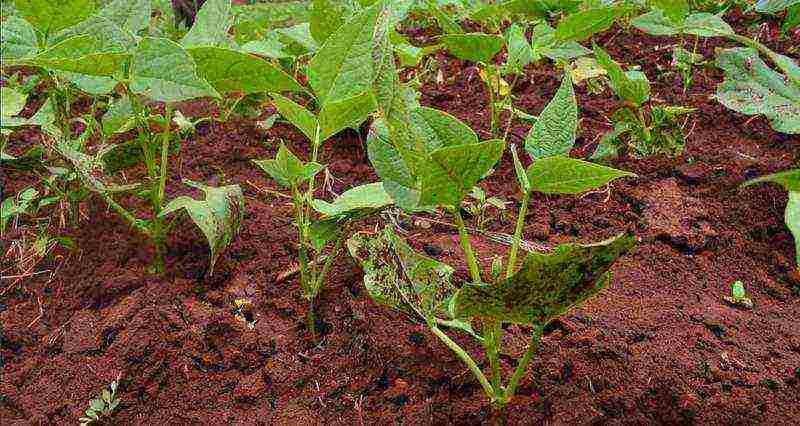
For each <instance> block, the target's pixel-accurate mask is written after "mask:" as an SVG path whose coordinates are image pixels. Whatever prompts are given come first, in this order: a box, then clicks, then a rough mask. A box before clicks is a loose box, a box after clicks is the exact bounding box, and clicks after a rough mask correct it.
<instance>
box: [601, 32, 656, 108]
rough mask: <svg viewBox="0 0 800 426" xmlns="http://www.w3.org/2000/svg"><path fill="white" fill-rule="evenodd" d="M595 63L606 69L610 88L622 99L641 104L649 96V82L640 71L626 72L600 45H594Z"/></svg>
mask: <svg viewBox="0 0 800 426" xmlns="http://www.w3.org/2000/svg"><path fill="white" fill-rule="evenodd" d="M594 56H595V59H597V63H598V64H599V65H600V66H601V67H603V69H605V70H606V73H608V78H609V79H610V80H611V89H612V90H613V91H614V93H615V94H616V95H617V96H618V97H619V98H620V99H622V100H624V101H629V102H633V103H634V104H636V105H638V106H641V105H642V104H643V103H645V102H646V101H647V99H648V98H649V97H650V82H649V81H648V80H647V76H645V75H644V74H643V73H641V72H633V73H630V72H629V73H626V72H625V71H623V70H622V67H621V66H619V64H617V63H616V62H614V60H613V59H611V56H609V55H608V53H606V51H605V50H603V49H602V48H600V46H597V45H595V46H594Z"/></svg>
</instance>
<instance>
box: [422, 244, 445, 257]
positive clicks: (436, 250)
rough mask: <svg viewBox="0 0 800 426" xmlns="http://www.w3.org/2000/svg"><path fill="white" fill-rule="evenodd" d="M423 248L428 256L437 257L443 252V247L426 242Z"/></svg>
mask: <svg viewBox="0 0 800 426" xmlns="http://www.w3.org/2000/svg"><path fill="white" fill-rule="evenodd" d="M422 250H424V251H425V254H427V255H428V256H433V257H436V256H439V255H440V254H442V248H441V247H439V246H436V245H433V244H425V245H424V246H422Z"/></svg>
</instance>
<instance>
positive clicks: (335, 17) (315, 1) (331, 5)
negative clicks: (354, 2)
mask: <svg viewBox="0 0 800 426" xmlns="http://www.w3.org/2000/svg"><path fill="white" fill-rule="evenodd" d="M309 9H310V10H309V13H310V15H311V16H310V18H311V21H310V22H309V23H310V24H311V26H310V30H311V36H312V37H314V40H316V41H317V43H319V44H323V43H325V40H327V39H328V37H330V35H331V34H333V33H334V32H336V30H337V29H339V27H340V26H341V25H342V22H344V18H345V12H347V9H346V8H345V5H344V2H342V1H337V0H311V7H310V8H309Z"/></svg>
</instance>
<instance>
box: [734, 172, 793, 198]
mask: <svg viewBox="0 0 800 426" xmlns="http://www.w3.org/2000/svg"><path fill="white" fill-rule="evenodd" d="M766 182H771V183H775V184H778V185H781V186H783V187H784V188H785V189H786V190H787V191H790V192H792V191H794V192H800V169H793V170H787V171H785V172H780V173H773V174H771V175H766V176H761V177H760V178H756V179H752V180H749V181H747V182H745V183H744V184H743V185H742V187H747V186H752V185H756V184H759V183H766Z"/></svg>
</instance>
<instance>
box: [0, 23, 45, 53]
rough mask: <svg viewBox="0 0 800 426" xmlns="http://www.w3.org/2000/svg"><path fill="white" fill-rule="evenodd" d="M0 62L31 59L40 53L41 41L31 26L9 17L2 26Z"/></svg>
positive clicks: (0, 31) (0, 30) (0, 27)
mask: <svg viewBox="0 0 800 426" xmlns="http://www.w3.org/2000/svg"><path fill="white" fill-rule="evenodd" d="M0 46H2V47H0V60H2V61H3V62H5V61H9V60H18V59H29V58H32V57H33V56H35V55H36V52H38V51H39V41H38V39H37V37H36V31H34V29H33V27H32V26H31V24H29V23H28V21H26V20H24V19H21V18H18V17H16V16H9V17H8V18H7V19H6V20H5V21H3V25H0Z"/></svg>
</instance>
